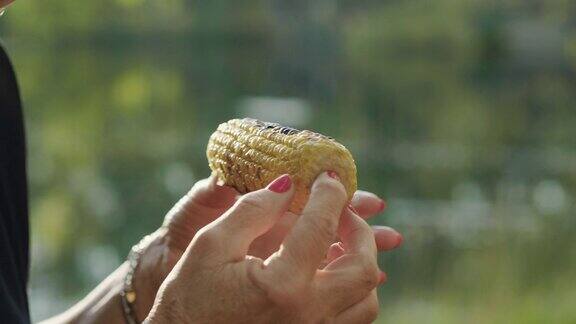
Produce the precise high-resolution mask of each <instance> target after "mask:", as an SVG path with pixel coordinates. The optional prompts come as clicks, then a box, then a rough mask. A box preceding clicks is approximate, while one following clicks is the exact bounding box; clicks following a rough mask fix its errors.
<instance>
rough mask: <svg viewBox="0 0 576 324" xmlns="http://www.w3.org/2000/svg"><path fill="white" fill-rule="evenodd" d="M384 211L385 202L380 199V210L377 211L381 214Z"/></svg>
mask: <svg viewBox="0 0 576 324" xmlns="http://www.w3.org/2000/svg"><path fill="white" fill-rule="evenodd" d="M384 209H386V202H385V201H384V199H380V210H379V212H383V211H384Z"/></svg>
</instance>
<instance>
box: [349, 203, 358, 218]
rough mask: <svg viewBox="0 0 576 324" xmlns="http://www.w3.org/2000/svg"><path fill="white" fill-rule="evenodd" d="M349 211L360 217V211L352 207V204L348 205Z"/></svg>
mask: <svg viewBox="0 0 576 324" xmlns="http://www.w3.org/2000/svg"><path fill="white" fill-rule="evenodd" d="M348 209H350V211H351V212H353V213H354V214H356V215H358V211H357V210H356V208H354V206H352V204H348Z"/></svg>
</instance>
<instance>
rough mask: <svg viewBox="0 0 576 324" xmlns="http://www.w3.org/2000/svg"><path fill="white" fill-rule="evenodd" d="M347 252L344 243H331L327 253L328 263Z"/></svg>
mask: <svg viewBox="0 0 576 324" xmlns="http://www.w3.org/2000/svg"><path fill="white" fill-rule="evenodd" d="M345 253H346V251H345V250H344V246H343V245H342V243H340V242H338V243H334V244H332V245H330V248H329V249H328V253H327V254H326V264H329V263H330V262H332V261H334V260H336V259H338V258H339V257H341V256H343V255H344V254H345Z"/></svg>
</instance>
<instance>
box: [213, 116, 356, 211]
mask: <svg viewBox="0 0 576 324" xmlns="http://www.w3.org/2000/svg"><path fill="white" fill-rule="evenodd" d="M206 155H207V156H208V164H209V165H210V168H211V169H212V171H213V173H215V174H216V176H217V177H218V178H219V179H220V180H222V181H224V183H226V184H227V185H229V186H232V187H234V188H236V190H238V191H239V192H240V193H246V192H250V191H254V190H258V189H262V188H264V187H266V185H268V183H270V182H271V181H272V180H274V179H275V178H277V177H278V176H280V175H282V174H285V173H288V174H290V175H291V176H292V180H293V183H294V185H295V187H296V193H295V196H294V201H293V202H292V205H290V211H292V212H294V213H297V214H300V213H301V212H302V209H303V208H304V206H305V205H306V202H307V201H308V196H309V195H310V187H311V185H312V183H313V182H314V180H315V179H316V177H317V176H318V175H319V174H320V173H321V172H323V171H328V170H332V171H336V172H337V173H338V175H339V176H340V181H341V182H342V184H343V185H344V187H345V188H346V192H347V194H348V198H349V199H352V196H353V195H354V192H355V191H356V165H355V164H354V159H353V158H352V154H350V152H349V151H348V150H347V149H346V147H344V145H342V144H340V143H338V142H336V141H335V140H334V139H332V138H330V137H327V136H324V135H321V134H318V133H314V132H311V131H308V130H303V131H300V130H296V129H293V128H289V127H282V126H280V125H278V124H274V123H267V122H261V121H258V120H255V119H249V118H245V119H232V120H230V121H228V122H226V123H223V124H220V126H218V129H217V130H216V131H215V132H214V133H213V134H212V136H211V137H210V140H209V142H208V148H207V150H206Z"/></svg>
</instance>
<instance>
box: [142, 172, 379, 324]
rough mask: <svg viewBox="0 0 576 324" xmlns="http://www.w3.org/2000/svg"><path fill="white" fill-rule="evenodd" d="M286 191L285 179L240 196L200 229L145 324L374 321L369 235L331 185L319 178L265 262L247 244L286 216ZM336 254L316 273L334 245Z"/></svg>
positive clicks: (374, 274) (375, 276) (375, 278)
mask: <svg viewBox="0 0 576 324" xmlns="http://www.w3.org/2000/svg"><path fill="white" fill-rule="evenodd" d="M293 193H294V190H293V186H291V179H290V177H289V176H287V175H285V176H282V177H280V178H278V179H276V180H275V181H274V182H273V183H271V184H270V185H269V186H268V187H267V188H266V189H262V190H259V191H255V192H252V193H249V194H246V195H244V196H243V197H242V198H240V199H239V200H238V201H237V202H236V203H235V204H234V206H233V207H231V208H230V209H229V210H228V211H227V212H226V213H225V214H224V215H223V216H222V217H220V218H218V219H217V220H216V221H214V222H212V223H210V224H209V225H207V226H205V227H203V228H202V229H201V230H200V231H199V232H198V233H197V234H196V235H195V237H194V239H193V240H192V242H191V244H189V245H188V247H187V249H186V251H185V253H184V255H183V256H182V257H181V258H180V260H179V261H178V263H177V264H176V266H175V267H174V269H173V270H172V271H171V272H170V274H169V276H168V278H167V279H166V280H165V281H164V283H163V284H162V286H161V288H160V290H159V292H158V295H157V297H156V301H155V304H154V307H153V309H152V311H151V312H150V315H149V317H148V318H147V320H146V321H147V322H149V323H196V322H199V323H205V322H210V323H222V322H235V323H236V322H251V323H252V322H318V321H323V320H326V319H332V320H334V321H335V322H341V323H351V322H354V323H359V322H360V323H362V322H370V321H372V320H374V319H375V317H376V316H377V313H378V300H377V298H376V294H375V287H376V286H377V284H378V283H379V282H381V280H382V274H381V272H380V271H379V270H378V266H377V262H376V252H377V250H376V243H375V240H374V236H373V232H372V230H371V229H370V227H369V226H368V225H367V224H366V222H364V221H363V220H362V219H361V218H360V217H359V216H358V215H357V214H356V213H355V212H354V211H353V210H352V209H350V208H346V206H345V204H346V193H345V191H344V188H343V186H342V185H341V184H340V183H339V182H338V181H337V180H335V179H333V178H331V177H329V176H328V175H327V174H326V173H323V174H322V175H320V176H319V177H318V179H317V180H316V182H315V183H314V185H313V187H312V193H311V196H310V200H309V202H308V204H307V206H306V208H305V209H304V212H303V214H302V216H300V217H299V218H298V220H297V221H296V223H295V224H294V226H293V227H292V229H291V231H290V232H289V233H288V234H287V235H286V237H285V239H284V240H283V242H282V245H281V247H280V249H279V250H278V251H277V252H275V253H274V254H272V255H271V256H270V257H268V258H267V259H261V258H258V257H255V256H252V255H250V253H249V248H250V246H251V244H252V243H253V242H254V240H256V239H257V238H258V237H260V236H261V235H262V234H264V233H267V232H268V231H269V230H270V229H271V228H273V227H274V225H275V224H276V223H278V221H279V220H280V219H281V218H282V217H283V216H284V215H285V211H286V210H287V208H288V206H289V204H290V202H291V199H292V196H293ZM336 236H338V237H339V238H340V239H341V241H342V242H341V243H340V244H338V245H339V246H340V247H341V248H342V251H341V253H339V254H338V255H335V256H334V255H333V256H332V257H331V260H329V261H328V263H327V264H326V265H325V266H323V267H322V268H321V269H320V267H321V266H322V263H323V262H324V261H325V257H326V254H327V252H328V250H329V249H330V247H331V246H333V242H334V239H335V238H336Z"/></svg>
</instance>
